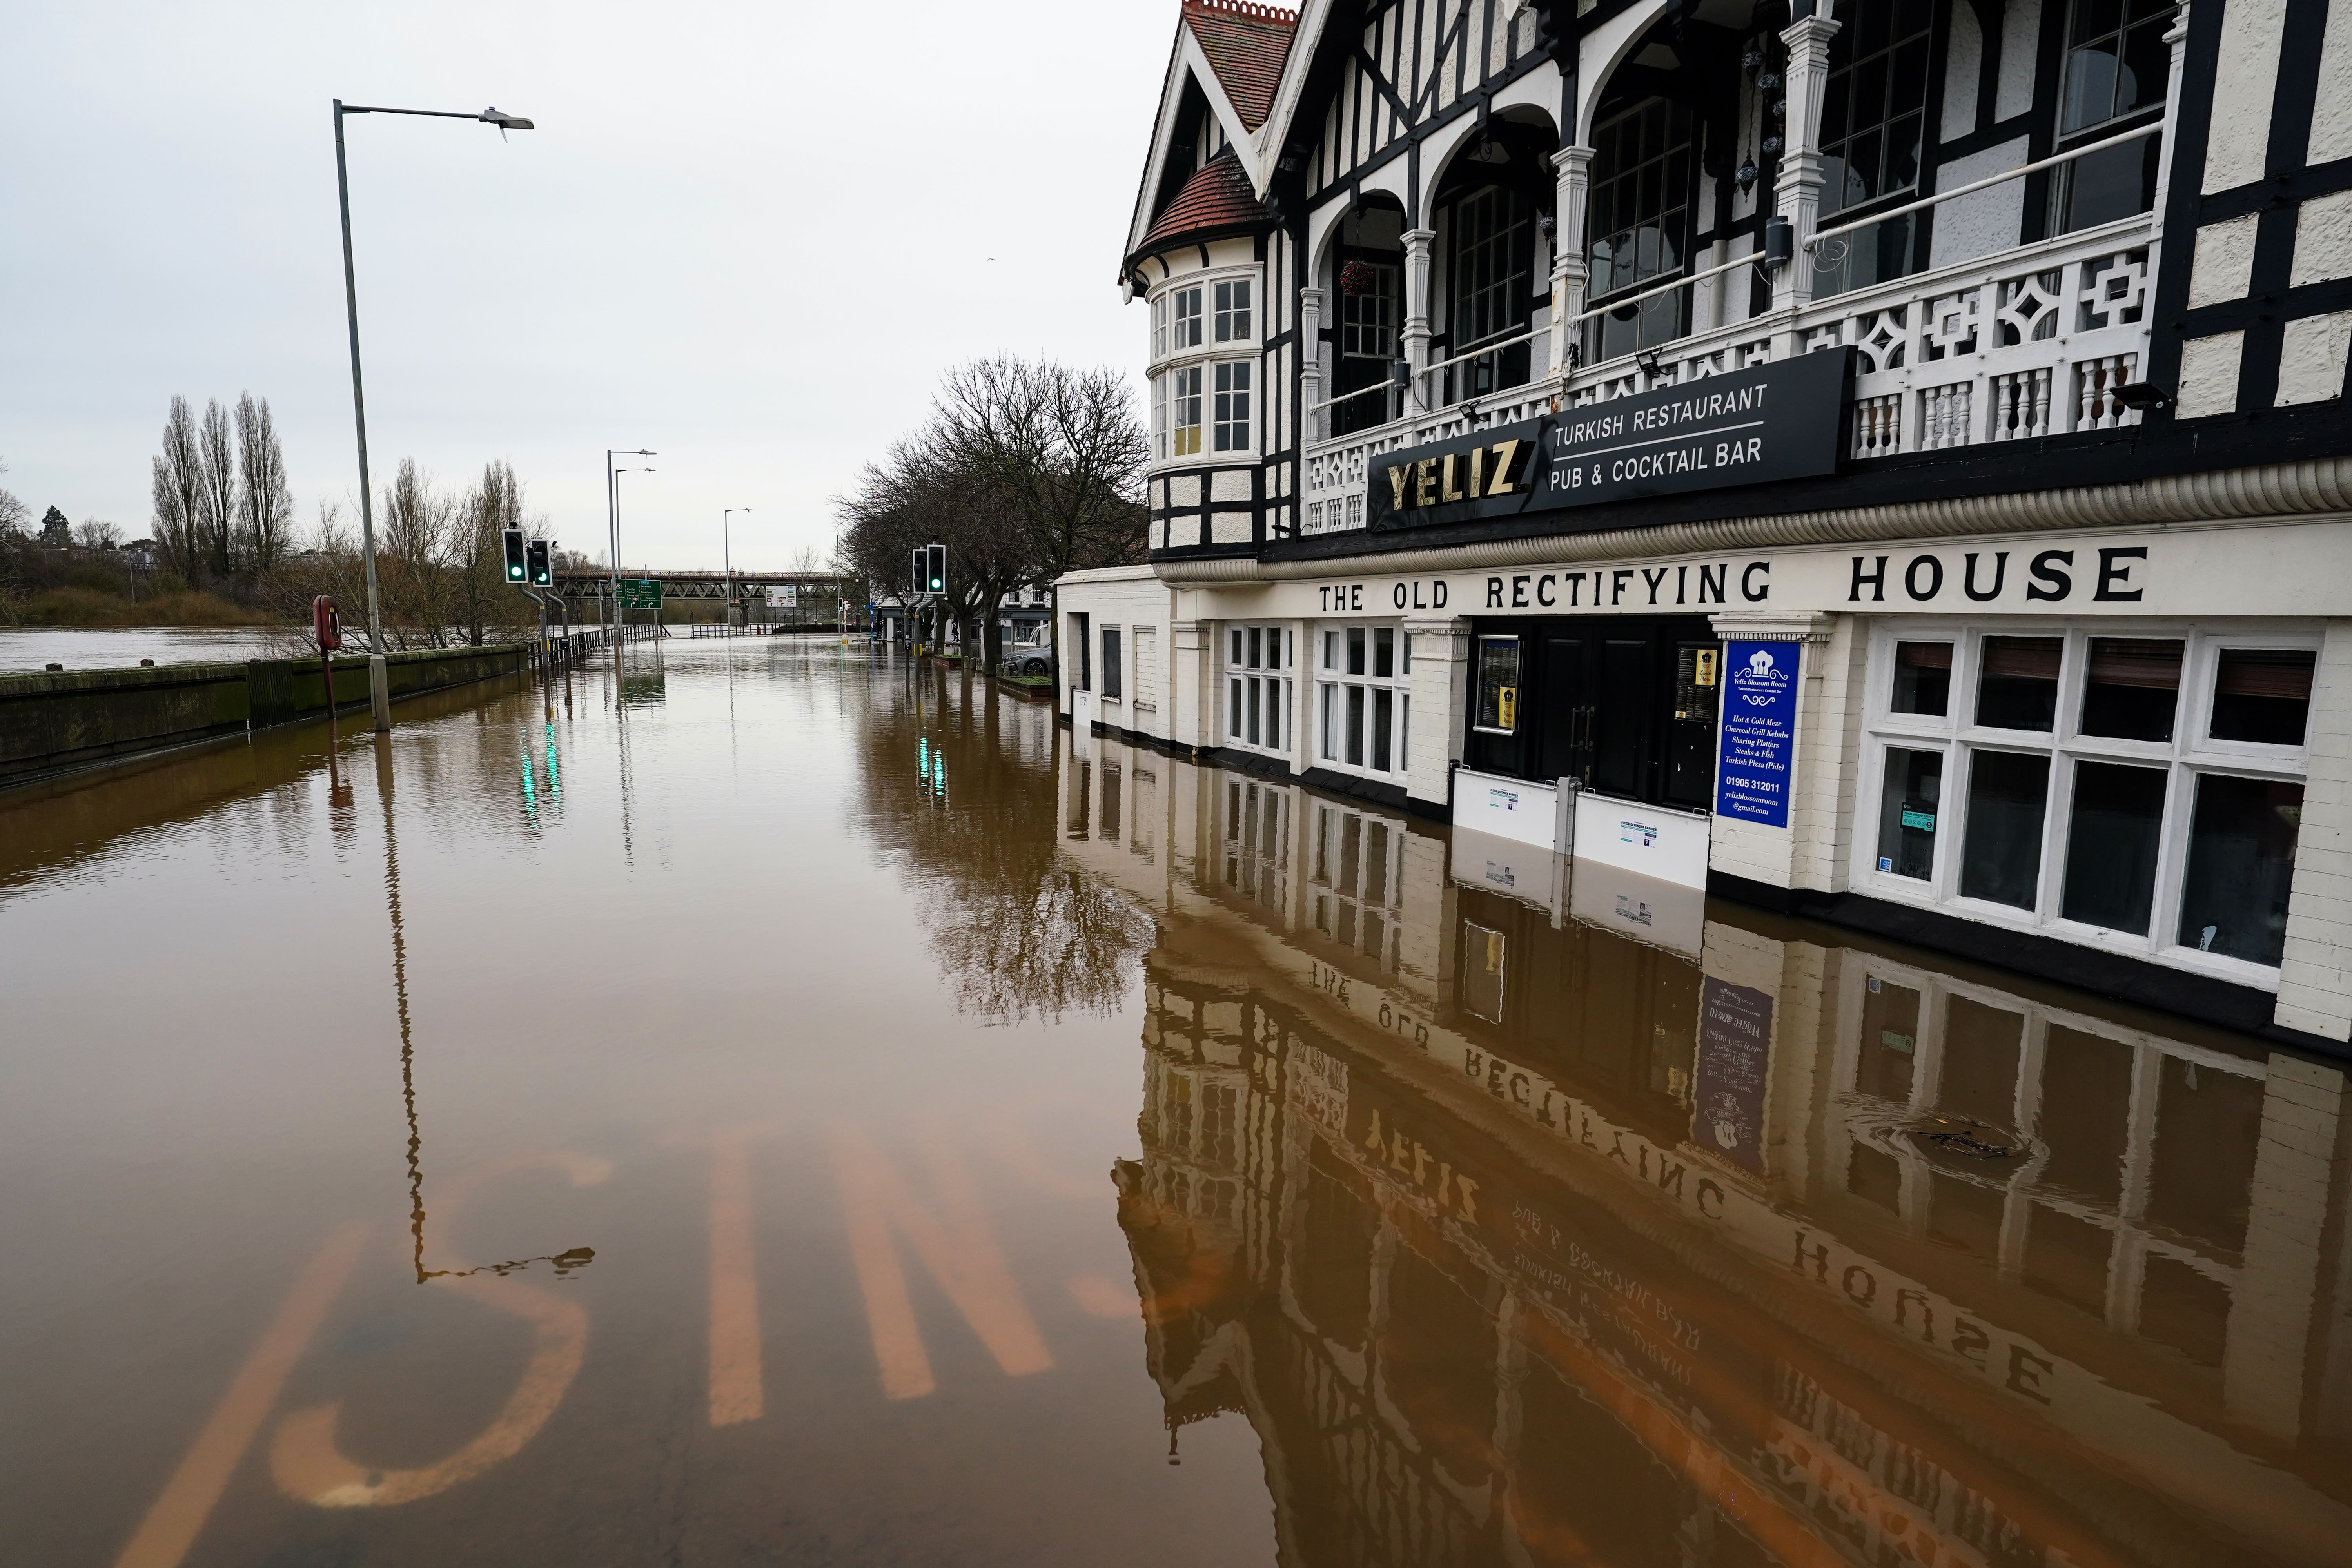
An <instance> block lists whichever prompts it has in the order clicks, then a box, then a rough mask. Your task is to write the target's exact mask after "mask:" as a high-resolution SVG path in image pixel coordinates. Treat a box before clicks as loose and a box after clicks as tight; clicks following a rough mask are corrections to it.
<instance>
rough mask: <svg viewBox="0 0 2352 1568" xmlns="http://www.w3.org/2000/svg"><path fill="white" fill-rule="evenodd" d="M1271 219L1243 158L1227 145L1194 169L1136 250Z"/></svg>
mask: <svg viewBox="0 0 2352 1568" xmlns="http://www.w3.org/2000/svg"><path fill="white" fill-rule="evenodd" d="M1272 221H1273V215H1272V214H1270V213H1268V212H1267V211H1266V210H1265V206H1264V205H1262V204H1260V202H1259V201H1258V199H1257V195H1256V194H1255V192H1253V191H1252V190H1251V189H1250V180H1249V175H1247V174H1244V173H1243V172H1242V163H1241V159H1240V158H1239V157H1237V156H1235V154H1234V150H1233V149H1232V148H1230V147H1228V148H1226V149H1225V150H1224V151H1223V152H1222V153H1218V154H1217V155H1216V156H1215V157H1213V158H1212V159H1210V160H1209V161H1208V162H1207V163H1203V164H1202V165H1201V166H1200V167H1199V168H1198V169H1196V170H1194V171H1193V172H1192V178H1191V179H1189V180H1186V181H1185V182H1184V184H1183V187H1182V188H1181V189H1180V190H1179V191H1178V192H1177V193H1176V196H1175V199H1174V200H1172V201H1171V202H1170V203H1169V204H1168V205H1167V206H1166V207H1165V208H1163V209H1162V210H1161V211H1160V217H1159V220H1158V221H1157V222H1155V223H1154V224H1152V226H1151V232H1150V233H1149V234H1147V235H1145V236H1144V237H1143V243H1142V244H1140V245H1139V246H1137V247H1135V253H1136V254H1137V255H1138V256H1140V255H1142V254H1143V253H1144V252H1146V251H1149V250H1154V249H1157V248H1158V247H1160V246H1162V245H1164V244H1167V243H1170V242H1171V241H1174V240H1178V239H1181V238H1182V237H1184V236H1186V235H1188V234H1198V233H1201V232H1202V231H1204V230H1208V229H1222V228H1235V227H1239V226H1244V225H1247V224H1254V223H1270V222H1272Z"/></svg>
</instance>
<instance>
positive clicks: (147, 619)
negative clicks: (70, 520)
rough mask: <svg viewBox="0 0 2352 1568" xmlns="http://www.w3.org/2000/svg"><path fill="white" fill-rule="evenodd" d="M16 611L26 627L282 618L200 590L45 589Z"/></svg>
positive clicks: (250, 622)
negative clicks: (132, 593)
mask: <svg viewBox="0 0 2352 1568" xmlns="http://www.w3.org/2000/svg"><path fill="white" fill-rule="evenodd" d="M13 611H14V615H15V617H16V624H17V625H18V626H269V625H272V624H274V623H275V621H276V618H277V617H275V616H271V615H269V614H268V613H267V612H266V611H262V610H256V609H252V608H250V607H248V606H247V605H240V604H237V603H236V602H235V601H234V600H230V599H224V598H222V597H221V596H220V595H217V594H207V593H205V591H204V590H202V589H200V588H184V589H180V590H178V591H177V592H173V593H168V594H150V595H147V596H146V597H145V598H143V599H132V598H127V597H125V596H124V595H121V594H108V593H101V592H100V591H99V590H97V589H95V588H82V587H64V588H45V589H43V590H42V591H41V592H39V593H37V594H29V595H26V596H25V597H24V598H22V599H20V600H18V601H17V602H16V605H14V606H13Z"/></svg>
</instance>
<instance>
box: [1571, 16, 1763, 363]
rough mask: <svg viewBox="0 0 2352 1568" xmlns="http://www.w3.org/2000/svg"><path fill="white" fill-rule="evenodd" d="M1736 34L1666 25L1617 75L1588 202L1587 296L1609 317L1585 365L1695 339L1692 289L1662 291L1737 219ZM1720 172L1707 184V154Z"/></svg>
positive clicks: (1599, 323) (1597, 327)
mask: <svg viewBox="0 0 2352 1568" xmlns="http://www.w3.org/2000/svg"><path fill="white" fill-rule="evenodd" d="M1736 50H1737V36H1736V35H1735V34H1733V33H1731V32H1729V31H1728V30H1727V29H1723V28H1716V27H1706V26H1699V25H1696V24H1692V23H1685V24H1683V25H1680V26H1677V25H1675V23H1673V22H1664V23H1661V24H1660V25H1659V26H1656V27H1654V28H1653V29H1651V31H1650V32H1649V33H1648V34H1647V35H1646V36H1645V37H1643V41H1642V42H1641V44H1640V45H1638V46H1637V47H1635V48H1634V50H1633V53H1632V54H1631V55H1629V56H1628V57H1627V58H1625V60H1624V61H1623V62H1622V64H1620V65H1619V66H1618V67H1617V68H1616V70H1614V71H1613V72H1612V73H1611V75H1610V79H1609V83H1608V86H1607V88H1606V89H1605V90H1604V91H1603V93H1602V95H1601V101H1600V102H1599V104H1598V105H1596V106H1595V109H1594V111H1593V117H1592V131H1591V146H1592V165H1591V184H1590V187H1589V189H1588V192H1587V195H1586V198H1585V235H1586V239H1585V266H1586V269H1587V270H1586V283H1585V298H1586V300H1587V301H1588V306H1589V307H1590V308H1591V309H1594V310H1597V311H1598V312H1599V313H1597V314H1595V315H1592V316H1591V317H1590V318H1588V319H1587V320H1586V321H1585V323H1584V326H1583V330H1582V331H1581V333H1580V337H1579V352H1580V355H1581V357H1582V359H1583V362H1584V363H1587V364H1592V363H1599V362H1601V361H1602V360H1608V359H1614V358H1616V357H1617V356H1619V355H1621V354H1628V353H1636V352H1638V351H1640V350H1642V349H1646V348H1653V347H1655V346H1657V345H1658V344H1661V343H1666V342H1673V341H1674V340H1675V339H1676V338H1680V337H1684V336H1685V335H1687V334H1688V333H1689V332H1690V331H1691V330H1692V328H1693V325H1694V323H1693V321H1692V319H1691V317H1692V290H1690V289H1660V287H1659V286H1660V285H1661V284H1662V283H1664V282H1666V281H1668V280H1670V279H1674V278H1676V277H1679V276H1681V275H1683V274H1685V273H1687V272H1690V271H1693V270H1696V268H1697V267H1698V265H1700V264H1699V263H1698V262H1697V261H1696V259H1695V258H1694V255H1693V253H1694V251H1696V249H1697V248H1698V247H1700V246H1701V245H1702V244H1705V243H1709V242H1711V241H1713V240H1714V239H1715V238H1716V237H1718V236H1719V235H1720V234H1721V232H1722V230H1723V227H1724V226H1725V224H1726V222H1727V220H1728V218H1729V216H1730V215H1729V213H1728V212H1727V211H1717V210H1715V209H1716V208H1717V207H1718V206H1720V205H1723V204H1722V202H1721V201H1720V200H1718V201H1715V202H1709V201H1707V200H1706V198H1707V197H1708V196H1710V195H1715V196H1717V197H1718V198H1719V197H1721V196H1723V195H1727V190H1726V188H1725V182H1724V181H1723V179H1722V178H1721V175H1722V174H1723V173H1724V172H1725V170H1727V168H1728V166H1729V160H1728V159H1727V156H1726V155H1725V152H1726V149H1727V147H1728V146H1729V144H1730V142H1731V141H1732V140H1733V138H1734V137H1735V136H1736V133H1737V132H1736V124H1737V121H1736V118H1735V116H1736V114H1737V105H1738V101H1739V83H1738V78H1737V76H1736V74H1735V72H1736V65H1735V64H1734V60H1733V58H1732V57H1733V56H1735V54H1736ZM1703 155H1705V156H1706V162H1707V163H1708V164H1709V166H1710V170H1709V172H1711V173H1712V174H1715V176H1716V177H1715V178H1714V179H1713V180H1711V181H1710V180H1708V179H1706V178H1703V177H1702V172H1701V169H1700V163H1701V160H1702V156H1703Z"/></svg>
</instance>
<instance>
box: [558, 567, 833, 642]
mask: <svg viewBox="0 0 2352 1568" xmlns="http://www.w3.org/2000/svg"><path fill="white" fill-rule="evenodd" d="M620 579H621V581H622V582H624V583H658V584H661V590H662V619H663V621H664V622H665V623H667V624H670V625H686V624H690V623H693V622H698V621H719V620H726V621H733V622H737V623H739V624H745V625H757V626H782V627H786V628H791V629H804V630H812V631H814V630H831V629H833V628H835V627H836V626H841V625H843V624H844V623H845V621H846V624H848V625H850V626H863V625H864V624H865V614H866V591H865V586H864V584H862V583H860V582H858V581H857V580H856V579H855V578H851V577H847V576H845V575H843V574H840V573H838V572H762V571H759V570H756V569H753V568H748V567H747V568H738V569H737V570H735V571H732V572H726V571H721V570H720V569H719V568H718V567H710V568H708V569H704V568H692V569H678V568H667V569H664V568H656V567H650V566H624V567H622V568H621V572H620ZM781 588H790V589H792V590H793V601H794V602H793V604H791V605H775V604H771V603H770V599H771V595H772V591H773V590H776V589H781ZM555 591H556V592H557V593H558V594H560V595H562V596H563V598H564V600H565V601H566V607H567V608H569V609H570V610H571V612H572V620H573V621H574V622H593V621H598V620H601V619H603V618H604V616H605V614H606V611H607V609H608V607H609V606H608V605H607V601H608V600H609V599H610V598H611V596H612V579H611V578H610V577H609V576H608V575H607V574H604V572H600V571H593V570H585V569H582V568H578V567H572V568H567V569H561V570H559V571H557V572H556V574H555Z"/></svg>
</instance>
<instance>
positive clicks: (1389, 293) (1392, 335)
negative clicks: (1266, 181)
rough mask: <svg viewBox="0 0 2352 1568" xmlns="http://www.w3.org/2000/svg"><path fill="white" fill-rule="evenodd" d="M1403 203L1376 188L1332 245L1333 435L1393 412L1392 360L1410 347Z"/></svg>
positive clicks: (1352, 213) (1385, 418)
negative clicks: (1407, 344) (1406, 325)
mask: <svg viewBox="0 0 2352 1568" xmlns="http://www.w3.org/2000/svg"><path fill="white" fill-rule="evenodd" d="M1404 230H1405V221H1404V208H1403V207H1402V206H1401V205H1398V203H1397V201H1396V200H1395V198H1394V197H1391V196H1389V195H1368V196H1366V197H1365V199H1364V200H1363V202H1362V203H1360V205H1357V206H1356V207H1355V208H1354V209H1353V210H1352V211H1350V212H1349V214H1348V216H1345V217H1343V218H1341V219H1340V220H1339V234H1338V236H1337V237H1336V238H1335V239H1334V241H1333V243H1332V246H1331V251H1330V269H1331V275H1330V279H1329V287H1330V296H1329V297H1330V299H1331V301H1332V304H1331V326H1330V334H1331V339H1332V355H1333V363H1332V381H1331V391H1330V395H1331V396H1332V397H1334V398H1339V399H1343V400H1344V401H1340V402H1335V403H1333V404H1332V405H1331V407H1330V410H1329V413H1330V430H1331V434H1332V435H1334V436H1347V435H1352V434H1353V433H1354V432H1356V431H1359V430H1369V429H1370V428H1371V427H1372V426H1376V425H1382V424H1386V423H1387V422H1388V421H1389V420H1390V419H1391V418H1393V417H1395V416H1396V413H1397V410H1396V409H1395V407H1394V404H1395V402H1396V394H1395V393H1394V391H1392V390H1391V391H1388V392H1385V393H1383V392H1379V391H1374V390H1372V389H1373V388H1375V387H1386V386H1390V385H1391V383H1392V379H1393V375H1392V370H1391V367H1392V366H1393V365H1394V363H1395V362H1396V360H1397V358H1398V356H1400V355H1401V354H1402V353H1404V338H1403V332H1404V308H1405V301H1404Z"/></svg>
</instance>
